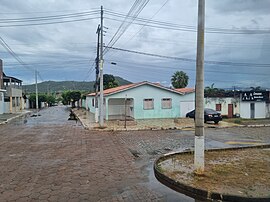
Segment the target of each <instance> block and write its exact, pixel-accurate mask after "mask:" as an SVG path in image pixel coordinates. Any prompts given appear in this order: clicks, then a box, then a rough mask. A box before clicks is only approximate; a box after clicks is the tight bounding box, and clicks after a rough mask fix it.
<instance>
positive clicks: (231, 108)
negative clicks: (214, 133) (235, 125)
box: [228, 104, 233, 118]
mask: <svg viewBox="0 0 270 202" xmlns="http://www.w3.org/2000/svg"><path fill="white" fill-rule="evenodd" d="M228 118H233V104H228Z"/></svg>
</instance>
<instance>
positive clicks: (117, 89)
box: [88, 81, 195, 96]
mask: <svg viewBox="0 0 270 202" xmlns="http://www.w3.org/2000/svg"><path fill="white" fill-rule="evenodd" d="M143 84H149V85H152V86H156V87H158V88H162V89H165V90H168V91H171V92H174V93H179V94H185V93H192V92H194V91H195V90H194V89H193V88H178V89H171V88H167V87H165V86H162V85H161V84H160V83H151V82H148V81H143V82H139V83H132V84H127V85H123V86H118V87H115V88H109V89H106V90H104V91H103V93H104V96H106V95H110V94H113V93H117V92H120V91H123V90H127V89H130V88H133V87H136V86H140V85H143ZM94 95H95V93H90V94H88V96H94Z"/></svg>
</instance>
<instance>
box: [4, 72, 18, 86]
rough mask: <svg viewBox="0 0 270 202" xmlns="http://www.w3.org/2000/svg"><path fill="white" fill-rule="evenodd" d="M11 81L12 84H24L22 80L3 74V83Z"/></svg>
mask: <svg viewBox="0 0 270 202" xmlns="http://www.w3.org/2000/svg"><path fill="white" fill-rule="evenodd" d="M10 80H11V82H17V83H22V80H20V79H17V78H15V77H12V76H7V75H6V74H5V73H4V72H3V81H4V82H9V81H10Z"/></svg>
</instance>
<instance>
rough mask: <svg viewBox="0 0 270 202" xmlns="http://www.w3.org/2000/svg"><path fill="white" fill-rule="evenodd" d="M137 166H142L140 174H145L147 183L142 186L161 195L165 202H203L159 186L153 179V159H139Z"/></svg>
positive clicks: (154, 178) (161, 185)
mask: <svg viewBox="0 0 270 202" xmlns="http://www.w3.org/2000/svg"><path fill="white" fill-rule="evenodd" d="M137 162H138V163H139V164H141V165H142V167H141V168H142V172H143V173H146V175H147V178H148V181H147V182H145V183H144V184H145V185H146V186H147V187H148V188H149V189H150V190H153V191H155V192H157V193H159V194H162V196H163V198H164V200H165V201H185V202H205V201H201V200H197V199H194V198H191V197H189V196H186V195H184V194H181V193H179V192H176V191H174V190H172V189H170V188H169V187H167V186H165V185H163V184H161V183H160V182H159V181H158V180H157V179H156V177H155V174H154V169H153V165H154V159H148V160H147V159H141V160H138V161H137Z"/></svg>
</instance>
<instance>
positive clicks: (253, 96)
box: [240, 91, 270, 119]
mask: <svg viewBox="0 0 270 202" xmlns="http://www.w3.org/2000/svg"><path fill="white" fill-rule="evenodd" d="M269 101H270V96H269V91H245V92H242V93H241V96H240V116H241V117H242V118H251V119H254V118H270V106H269Z"/></svg>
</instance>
